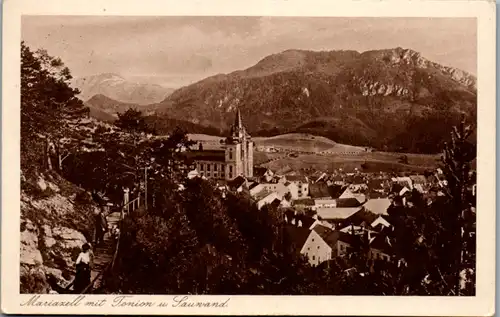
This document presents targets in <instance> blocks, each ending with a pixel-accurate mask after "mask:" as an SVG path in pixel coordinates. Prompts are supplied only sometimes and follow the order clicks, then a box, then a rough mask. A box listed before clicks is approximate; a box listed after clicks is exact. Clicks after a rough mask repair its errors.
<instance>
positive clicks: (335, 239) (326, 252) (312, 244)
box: [300, 225, 360, 266]
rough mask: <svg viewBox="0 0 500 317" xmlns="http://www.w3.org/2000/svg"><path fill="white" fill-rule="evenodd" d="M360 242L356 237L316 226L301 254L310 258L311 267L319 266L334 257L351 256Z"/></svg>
mask: <svg viewBox="0 0 500 317" xmlns="http://www.w3.org/2000/svg"><path fill="white" fill-rule="evenodd" d="M359 242H360V240H359V238H358V237H356V236H354V235H350V234H347V233H345V232H341V231H338V230H332V229H330V228H327V227H325V226H322V225H316V226H314V228H313V229H312V230H311V232H310V234H309V236H308V237H307V239H306V242H305V243H304V246H303V247H302V249H301V250H300V253H301V254H304V255H305V256H306V257H307V258H308V260H309V263H310V264H311V265H313V266H317V265H319V264H321V263H322V262H325V261H328V260H331V259H332V258H334V257H339V256H345V255H347V254H349V253H350V252H351V250H352V249H353V247H356V246H357V244H358V243H359Z"/></svg>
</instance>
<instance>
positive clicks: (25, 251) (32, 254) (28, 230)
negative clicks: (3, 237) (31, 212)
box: [20, 219, 43, 265]
mask: <svg viewBox="0 0 500 317" xmlns="http://www.w3.org/2000/svg"><path fill="white" fill-rule="evenodd" d="M21 228H22V229H24V230H22V231H21V252H20V262H21V264H26V265H41V264H42V263H43V258H42V253H41V252H40V250H39V249H38V230H37V228H36V227H35V226H34V225H33V223H32V222H31V221H30V220H28V219H27V220H26V221H24V222H22V223H21Z"/></svg>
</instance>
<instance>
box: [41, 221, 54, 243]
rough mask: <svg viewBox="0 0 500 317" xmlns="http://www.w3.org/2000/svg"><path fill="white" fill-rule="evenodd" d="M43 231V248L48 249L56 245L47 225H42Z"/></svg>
mask: <svg viewBox="0 0 500 317" xmlns="http://www.w3.org/2000/svg"><path fill="white" fill-rule="evenodd" d="M42 228H43V231H44V235H45V239H44V241H45V247H47V248H50V247H52V246H53V245H54V244H56V239H54V237H53V236H52V229H51V228H50V227H49V226H48V225H43V227H42Z"/></svg>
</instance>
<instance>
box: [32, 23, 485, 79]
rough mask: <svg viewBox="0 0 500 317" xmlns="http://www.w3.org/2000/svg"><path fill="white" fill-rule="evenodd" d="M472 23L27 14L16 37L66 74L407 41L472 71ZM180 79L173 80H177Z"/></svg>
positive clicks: (231, 62) (230, 65) (210, 65)
mask: <svg viewBox="0 0 500 317" xmlns="http://www.w3.org/2000/svg"><path fill="white" fill-rule="evenodd" d="M476 37H477V35H476V24H475V20H474V19H456V18H432V19H429V18H307V17H117V16H110V17H106V16H36V17H35V16H28V17H23V19H22V38H23V39H24V40H25V41H26V42H27V43H28V45H30V46H33V47H43V48H46V49H47V50H48V52H49V54H52V55H56V56H60V57H61V58H62V59H63V60H64V62H65V63H66V64H67V65H68V66H69V67H70V69H71V70H72V72H73V74H74V75H75V76H76V77H78V76H85V75H90V74H94V73H101V72H116V73H121V74H128V75H130V76H139V75H138V74H140V76H145V75H149V76H151V77H157V78H158V80H161V78H166V77H168V78H169V81H171V79H172V76H180V77H182V78H184V79H183V80H188V78H189V80H192V78H197V79H201V78H203V77H205V76H208V75H213V74H216V73H221V72H231V71H234V70H237V69H243V68H247V67H250V66H252V65H253V64H255V63H256V62H258V61H259V60H260V59H262V58H263V57H265V56H267V55H269V54H274V53H277V52H280V51H284V50H286V49H291V48H297V49H310V50H335V49H352V50H358V51H366V50H371V49H381V48H392V47H397V46H401V47H406V48H412V49H414V50H417V51H419V52H421V53H422V54H423V55H424V56H425V57H427V58H429V59H431V60H435V61H437V62H439V63H442V64H445V65H449V66H455V67H459V68H462V69H464V70H466V71H469V72H472V73H475V72H476V71H475V70H476ZM183 80H180V81H183Z"/></svg>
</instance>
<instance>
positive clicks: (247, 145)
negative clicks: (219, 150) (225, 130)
mask: <svg viewBox="0 0 500 317" xmlns="http://www.w3.org/2000/svg"><path fill="white" fill-rule="evenodd" d="M225 175H226V179H228V180H231V179H234V178H236V177H238V176H240V175H241V176H245V177H253V142H252V140H251V137H250V135H249V134H248V133H247V132H246V129H245V127H244V126H243V122H242V120H241V113H240V109H238V110H237V111H236V116H235V119H234V123H233V125H232V126H231V131H230V134H229V136H228V137H227V138H226V170H225Z"/></svg>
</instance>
